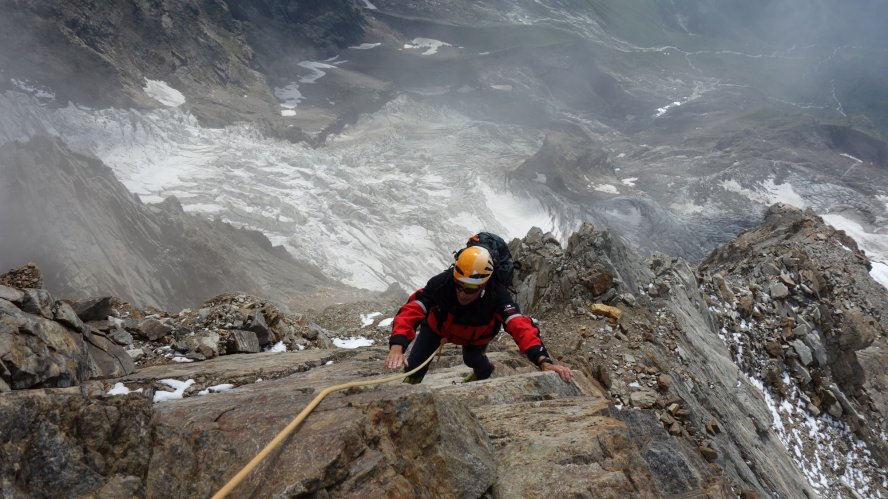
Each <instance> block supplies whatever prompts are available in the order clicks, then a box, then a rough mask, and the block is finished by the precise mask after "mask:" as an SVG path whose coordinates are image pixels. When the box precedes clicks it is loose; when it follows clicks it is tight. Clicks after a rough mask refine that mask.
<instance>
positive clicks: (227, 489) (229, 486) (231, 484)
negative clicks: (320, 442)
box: [212, 338, 447, 499]
mask: <svg viewBox="0 0 888 499" xmlns="http://www.w3.org/2000/svg"><path fill="white" fill-rule="evenodd" d="M445 343H447V340H445V339H444V338H441V345H440V346H438V349H437V350H435V352H434V353H433V354H432V355H429V358H428V359H426V361H425V362H423V363H422V364H420V365H418V366H416V368H415V369H413V370H412V371H410V372H407V373H404V374H396V375H394V376H388V377H386V378H380V379H371V380H368V381H351V382H349V383H343V384H341V385H333V386H330V387H327V388H324V389H323V390H322V391H321V393H319V394H318V395H317V396H316V397H315V398H314V399H313V400H312V401H311V402H310V403H309V404H308V405H307V406H306V407H305V409H303V410H302V412H300V413H299V415H298V416H296V417H295V418H293V421H290V424H288V425H287V427H286V428H284V429H283V430H281V431H280V433H278V434H277V436H276V437H274V438H273V439H272V440H271V442H269V443H268V445H266V446H265V448H264V449H262V450H261V451H260V452H259V454H256V457H254V458H253V459H252V460H251V461H250V462H249V463H247V465H246V466H244V467H243V468H242V469H241V470H240V471H239V472H238V473H237V475H234V477H233V478H232V479H231V480H229V481H228V483H226V484H225V486H224V487H222V488H221V489H219V492H216V494H215V495H214V496H213V498H212V499H222V498H223V497H225V496H227V495H228V494H230V493H231V491H232V490H234V488H235V487H237V485H238V484H239V483H240V482H241V481H242V480H243V479H244V478H246V476H247V475H249V474H250V472H251V471H253V468H255V467H256V466H257V465H258V464H259V463H260V462H261V461H262V460H263V459H265V456H267V455H268V453H269V452H271V451H272V450H274V448H275V447H277V446H278V444H280V443H281V441H283V440H284V439H285V438H287V435H289V434H290V433H291V432H292V431H293V430H295V429H296V427H297V426H299V424H300V423H302V421H303V420H305V418H306V417H308V415H309V413H311V411H313V410H314V408H315V407H317V406H318V404H320V403H321V400H324V397H326V396H327V395H330V394H331V393H333V392H338V391H340V390H346V389H348V388H354V387H357V386H370V385H380V384H382V383H388V382H390V381H397V380H399V379H404V377H406V376H411V375H413V374H415V373H416V372H417V371H419V370H420V369H422V368H423V367H425V366H426V365H427V364H428V363H429V362H431V361H432V359H434V358H435V357H436V355H437V356H440V355H441V352H442V351H443V350H444V344H445Z"/></svg>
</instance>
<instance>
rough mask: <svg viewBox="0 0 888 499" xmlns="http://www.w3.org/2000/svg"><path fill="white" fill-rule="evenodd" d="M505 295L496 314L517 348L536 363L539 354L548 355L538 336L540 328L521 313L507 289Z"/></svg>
mask: <svg viewBox="0 0 888 499" xmlns="http://www.w3.org/2000/svg"><path fill="white" fill-rule="evenodd" d="M505 297H506V298H507V299H506V300H504V301H503V303H502V304H501V305H500V306H499V307H498V309H499V310H498V313H497V315H499V319H500V320H501V321H502V323H503V327H504V328H505V330H506V332H507V333H509V334H510V335H511V336H512V339H513V340H515V343H516V344H517V345H518V350H520V351H521V353H523V354H524V355H526V356H527V358H528V359H529V360H530V361H531V362H533V363H534V364H536V361H537V359H538V358H539V357H540V356H541V355H542V356H546V357H548V356H549V352H548V351H547V350H546V346H545V345H543V340H542V339H541V338H540V330H539V328H537V327H536V326H535V325H534V323H533V320H532V319H531V318H530V317H528V316H526V315H524V314H522V313H521V310H520V309H519V308H518V304H516V303H515V302H514V301H513V300H512V298H511V296H509V295H508V291H506V293H505Z"/></svg>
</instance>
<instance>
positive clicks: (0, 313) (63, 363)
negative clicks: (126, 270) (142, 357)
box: [0, 264, 134, 392]
mask: <svg viewBox="0 0 888 499" xmlns="http://www.w3.org/2000/svg"><path fill="white" fill-rule="evenodd" d="M25 273H27V274H30V275H31V276H35V277H37V276H39V271H37V270H36V267H35V266H34V265H33V264H31V265H27V266H24V267H22V268H19V269H14V270H13V271H11V272H9V273H7V274H4V275H3V276H0V281H2V282H18V281H19V276H21V275H22V274H25ZM37 281H38V282H39V278H38V279H37ZM133 369H134V365H133V361H132V359H131V358H130V356H129V355H127V354H126V352H124V351H123V349H122V348H121V347H120V346H118V345H116V344H115V343H114V342H112V341H111V340H109V339H108V338H107V337H106V336H105V335H104V334H102V333H101V332H99V331H96V330H93V329H92V328H90V327H89V326H88V325H86V324H85V323H84V322H82V321H81V319H80V318H79V317H78V316H77V314H76V313H75V312H74V309H73V308H71V306H70V305H69V304H68V303H66V302H63V301H57V300H55V299H53V297H52V296H51V295H50V294H49V292H47V291H46V290H45V289H40V288H21V289H16V288H9V287H7V286H3V285H0V392H3V391H9V390H10V389H12V390H20V389H27V388H42V387H69V386H76V385H79V384H81V383H83V382H85V381H86V380H88V379H90V378H92V377H108V376H122V375H126V374H129V373H131V372H132V371H133Z"/></svg>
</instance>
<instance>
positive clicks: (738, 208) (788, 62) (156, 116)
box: [0, 0, 888, 296]
mask: <svg viewBox="0 0 888 499" xmlns="http://www.w3.org/2000/svg"><path fill="white" fill-rule="evenodd" d="M370 6H372V7H375V8H370ZM4 8H5V9H6V10H7V12H6V14H8V15H5V16H2V21H0V23H2V24H0V28H2V29H0V37H2V38H0V40H2V41H3V42H4V43H2V44H0V47H2V48H0V70H2V73H0V76H2V77H0V90H2V91H3V95H2V97H0V137H2V138H3V141H4V142H9V141H13V140H28V139H30V138H32V137H37V136H42V135H50V136H55V137H58V138H59V139H60V140H61V141H62V143H63V144H64V146H65V147H68V148H70V150H71V152H72V153H76V154H82V155H86V156H89V157H95V158H97V159H98V160H99V161H100V162H101V163H102V164H104V165H106V166H108V167H110V169H111V171H113V174H114V176H115V177H116V178H117V179H118V180H119V181H120V182H121V183H122V185H123V186H124V187H125V189H126V190H128V191H129V193H131V194H132V196H131V200H132V202H133V203H135V206H137V207H138V206H141V208H137V210H142V209H144V210H149V211H150V210H152V209H154V208H151V207H152V206H154V205H153V203H159V202H162V201H163V200H164V199H167V198H170V197H172V196H175V198H176V203H174V204H180V205H181V207H182V210H183V211H184V212H185V213H186V214H187V215H189V216H194V217H197V218H198V219H202V220H215V221H218V222H220V223H223V224H228V225H230V226H231V227H234V228H244V229H254V230H258V231H260V232H261V233H262V234H264V236H265V237H267V238H268V240H269V241H270V244H272V245H279V246H281V247H282V248H285V249H286V251H287V252H288V253H289V254H290V255H292V258H294V259H295V260H296V261H298V262H300V264H301V265H303V267H304V268H318V269H320V271H321V272H322V273H323V274H324V275H325V276H326V277H328V278H330V279H332V280H334V281H338V282H342V283H345V284H347V285H350V286H356V287H360V288H368V289H373V290H382V289H385V288H386V287H388V286H389V285H390V284H392V283H395V284H397V285H399V286H401V287H402V288H404V289H411V288H413V287H415V286H417V285H420V284H422V277H421V276H423V275H425V274H427V273H429V272H432V271H434V270H435V269H438V268H440V267H442V266H445V265H447V263H448V262H449V259H450V255H451V252H452V251H453V249H455V248H456V247H458V246H459V245H461V244H462V242H463V241H464V240H465V238H466V237H467V236H468V235H470V234H471V233H473V232H476V231H478V230H485V229H486V230H492V231H494V232H499V233H501V234H502V235H504V236H505V237H506V238H512V237H521V236H523V235H524V234H525V233H526V231H527V230H528V229H529V228H530V227H532V226H541V227H542V228H543V230H545V231H549V232H551V233H552V234H554V235H555V237H556V238H558V239H560V240H561V241H562V242H564V241H566V240H567V238H568V237H569V236H570V234H571V233H572V232H573V231H574V230H576V228H577V227H579V226H580V224H581V223H583V222H585V221H592V223H594V224H595V225H596V226H601V227H608V228H611V229H612V230H614V231H615V232H616V233H618V234H620V235H621V236H622V237H624V238H625V239H626V240H628V241H630V242H631V243H632V245H633V247H634V249H635V250H637V251H638V252H640V253H642V254H649V253H651V252H654V251H660V252H665V253H668V254H672V255H676V256H680V257H683V258H687V259H690V260H697V259H699V258H702V257H703V256H705V255H706V254H707V253H708V252H709V251H711V250H712V249H714V248H715V247H717V246H718V245H720V244H723V243H724V242H726V241H728V240H730V239H731V238H733V237H734V236H735V235H736V234H737V233H738V232H739V231H741V230H744V229H746V228H749V227H752V226H754V225H755V224H756V223H758V221H759V220H760V219H761V213H762V212H763V210H764V209H765V208H766V207H767V204H768V203H771V202H779V201H785V202H795V203H798V204H803V205H805V207H810V208H812V209H815V210H816V211H818V212H819V213H835V212H836V211H837V210H838V211H841V212H842V213H844V214H845V215H847V217H848V219H849V220H853V221H855V222H859V223H861V224H862V225H861V227H862V228H863V230H864V231H871V233H876V232H878V231H879V230H881V228H882V227H883V226H884V223H885V222H884V221H885V220H886V219H888V218H886V216H888V215H886V206H885V202H884V201H883V199H888V192H885V190H884V187H883V186H884V185H885V182H884V175H885V173H884V170H885V168H884V167H885V157H884V154H881V155H880V153H879V151H881V150H884V142H883V139H882V138H881V137H883V136H884V133H885V131H886V130H888V114H886V109H888V107H886V106H885V105H884V102H886V95H885V92H886V91H885V90H884V86H883V85H882V84H881V82H883V81H884V79H885V76H888V74H886V73H888V68H886V61H888V57H885V50H886V48H885V47H888V44H886V43H885V42H886V40H885V37H886V35H884V34H883V33H882V30H880V29H879V28H880V27H879V26H878V21H877V20H878V19H881V18H882V17H880V16H881V15H882V14H885V13H886V12H885V11H886V10H888V7H886V6H885V5H883V4H882V3H881V2H873V1H859V2H852V3H850V4H848V3H846V4H842V5H841V6H838V5H832V4H829V3H827V2H801V1H794V0H792V1H791V0H786V1H775V2H753V3H748V4H738V3H736V2H728V1H707V2H689V1H679V0H674V1H668V2H659V3H657V4H651V5H634V4H633V5H629V4H626V5H622V4H621V5H619V6H615V5H613V4H612V3H609V2H601V1H579V0H577V1H572V2H530V1H527V2H493V1H491V2H480V3H479V2H460V1H449V2H443V3H411V4H409V5H407V4H404V3H403V2H395V1H378V2H372V4H369V5H368V4H366V3H365V2H346V1H340V2H299V3H298V4H293V3H287V2H274V1H263V2H233V1H232V2H225V3H219V4H214V5H213V6H187V5H175V6H155V7H146V6H141V5H139V6H136V5H133V6H131V7H127V8H122V9H120V10H119V11H115V10H113V9H111V10H109V11H107V12H106V11H98V10H96V11H95V12H94V11H91V10H90V7H88V6H67V5H63V4H54V3H49V2H47V3H40V2H38V3H30V4H27V5H6V6H5V7H4ZM72 26H73V28H72ZM207 30H209V31H207ZM195 33H211V35H212V36H210V35H207V36H203V35H199V36H195ZM24 46H27V47H28V48H29V49H28V50H23V47H24ZM170 96H173V97H175V98H172V97H170ZM35 162H37V163H40V162H41V160H40V159H39V157H37V159H35ZM852 166H853V168H852ZM0 168H3V170H2V172H0V176H3V175H8V174H9V172H10V171H11V169H10V167H9V166H4V165H0ZM25 174H27V172H26V173H25ZM0 178H2V177H0ZM61 178H63V177H61V176H52V175H51V176H49V177H48V178H46V179H45V180H43V181H45V182H53V181H56V180H59V179H61ZM4 181H5V182H7V183H5V184H3V185H4V186H5V188H6V189H7V192H13V191H14V190H15V189H16V187H15V186H14V184H10V183H9V180H8V178H7V179H5V180H4ZM29 181H30V180H29ZM104 189H106V186H104V185H103V184H102V183H100V182H95V181H93V180H84V181H83V185H82V186H81V187H80V188H79V189H78V190H76V192H77V194H76V195H72V196H71V197H70V199H68V200H67V201H66V202H68V203H70V205H71V206H70V212H71V213H72V214H83V217H81V218H80V219H79V221H78V222H77V223H79V224H83V226H84V227H89V226H91V224H94V223H95V220H94V218H95V217H96V216H97V215H96V214H95V213H94V212H92V211H84V210H81V209H80V208H79V207H82V206H83V205H84V204H85V201H87V200H88V199H92V198H94V197H97V196H100V195H101V191H103V190H104ZM65 192H69V191H65ZM70 192H74V191H70ZM31 203H34V204H31ZM38 203H39V201H38V200H35V199H28V200H23V199H21V198H19V197H15V196H10V195H7V196H4V198H0V208H2V209H3V214H4V216H3V217H2V218H0V220H2V227H0V232H2V233H3V234H17V233H19V232H20V231H21V228H22V227H33V230H34V231H35V232H36V233H37V234H35V236H34V238H33V239H31V238H25V237H15V236H14V237H13V238H12V239H6V238H4V239H5V240H4V244H3V248H4V249H3V253H4V254H3V255H0V256H2V258H0V261H2V262H4V263H5V262H10V263H5V264H6V265H14V264H15V263H14V262H17V261H18V260H21V259H22V258H23V255H24V254H27V253H28V252H29V250H28V247H29V246H33V245H36V244H38V243H36V242H32V241H43V240H54V241H55V240H58V239H57V238H54V237H53V238H49V237H43V238H41V236H40V234H39V232H40V231H41V230H48V231H58V230H59V229H58V226H57V225H56V224H55V223H54V222H53V220H55V219H57V218H58V217H54V216H53V215H52V214H51V213H46V214H44V215H41V216H42V217H44V218H45V219H46V220H40V219H34V218H33V217H31V218H27V217H23V216H22V213H29V214H34V213H42V212H41V211H40V210H38V209H36V206H39V204H38ZM59 209H62V208H59ZM134 209H136V208H134ZM118 211H119V210H118ZM26 219H27V220H28V222H27V223H25V222H23V220H26ZM41 222H43V223H41ZM115 223H120V224H121V225H128V224H129V223H130V222H127V221H118V222H115ZM105 236H110V237H112V238H122V239H123V240H122V241H121V244H120V246H119V247H120V248H121V249H119V251H120V252H121V253H127V252H130V253H132V254H139V253H140V251H141V250H140V249H139V248H138V245H140V244H144V243H143V242H139V241H140V240H139V239H137V238H136V239H134V238H131V237H129V236H128V235H127V234H126V233H122V234H103V235H102V236H100V237H98V238H97V239H96V242H93V243H88V244H92V245H94V246H97V247H99V248H103V247H105V246H107V245H109V244H111V243H110V242H109V241H107V240H105V239H104V237H105ZM9 241H13V242H9ZM115 241H117V239H115ZM84 244H86V243H84ZM114 245H115V247H117V242H115V243H114ZM41 251H43V252H45V253H46V254H47V255H48V256H47V257H46V258H45V259H46V260H47V261H48V263H47V264H46V265H47V266H48V267H51V268H53V269H55V270H54V272H56V273H58V275H59V279H60V281H63V282H64V281H66V280H67V282H69V283H70V282H78V281H77V280H76V279H74V278H73V277H72V275H71V273H72V272H73V270H72V269H73V267H72V263H71V262H75V261H78V255H79V254H81V253H82V252H84V251H85V250H84V249H83V248H81V247H72V246H66V245H64V244H54V245H49V246H47V245H44V246H43V247H42V249H41ZM104 253H108V252H107V251H106V252H104ZM97 254H100V255H101V254H103V252H102V251H99V252H98V253H97ZM115 258H116V257H115ZM393 259H395V260H398V261H403V262H404V264H403V265H400V266H392V265H390V264H388V263H387V262H391V261H392V260H393ZM100 260H101V259H100ZM113 260H114V258H111V257H108V258H106V259H105V260H104V262H105V264H104V265H106V268H111V269H115V268H118V267H119V264H116V263H115V264H112V263H111V262H112V261H113ZM97 262H98V260H97ZM21 263H24V262H21ZM95 264H96V265H98V263H95ZM417 269H419V270H417ZM103 272H104V270H103ZM146 272H148V273H149V274H150V271H146ZM76 273H77V275H78V276H80V277H78V279H82V278H83V276H86V275H90V274H98V273H100V272H98V271H97V270H96V269H94V268H93V269H90V268H79V269H78V270H77V271H76ZM110 273H111V274H113V273H114V272H110ZM147 281H150V278H146V282H147ZM81 282H82V281H81ZM101 284H102V283H101V282H97V283H96V284H95V286H93V287H92V288H91V289H97V288H99V287H101ZM164 286H167V285H164ZM169 286H173V287H174V286H175V284H170V285H169ZM149 287H150V286H149ZM162 287H163V286H161V288H162ZM67 289H73V286H69V287H68V288H67ZM168 292H169V290H163V289H154V290H149V291H146V292H145V294H144V296H155V295H157V294H158V293H159V294H164V293H168Z"/></svg>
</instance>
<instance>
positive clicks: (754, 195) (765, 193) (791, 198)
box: [719, 176, 808, 209]
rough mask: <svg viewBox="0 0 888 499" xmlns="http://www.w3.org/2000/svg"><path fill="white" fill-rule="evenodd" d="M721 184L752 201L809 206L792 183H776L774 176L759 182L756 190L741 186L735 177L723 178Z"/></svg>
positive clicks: (727, 189) (799, 206)
mask: <svg viewBox="0 0 888 499" xmlns="http://www.w3.org/2000/svg"><path fill="white" fill-rule="evenodd" d="M719 185H720V186H721V188H722V189H724V190H726V191H730V192H736V193H737V194H740V195H742V196H745V197H746V198H748V199H750V200H752V201H756V202H758V203H761V204H765V205H769V206H770V205H772V204H774V203H784V204H790V205H793V206H795V207H796V208H800V209H805V208H807V207H808V202H807V201H805V199H804V198H802V196H801V195H799V193H797V192H796V191H795V189H793V187H792V184H790V183H785V184H776V183H774V177H773V176H772V177H769V178H768V179H766V180H765V181H764V182H761V183H760V184H758V186H756V188H755V190H751V189H747V188H745V187H743V186H741V185H740V183H739V182H737V181H736V180H734V179H729V180H723V181H721V183H720V184H719Z"/></svg>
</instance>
